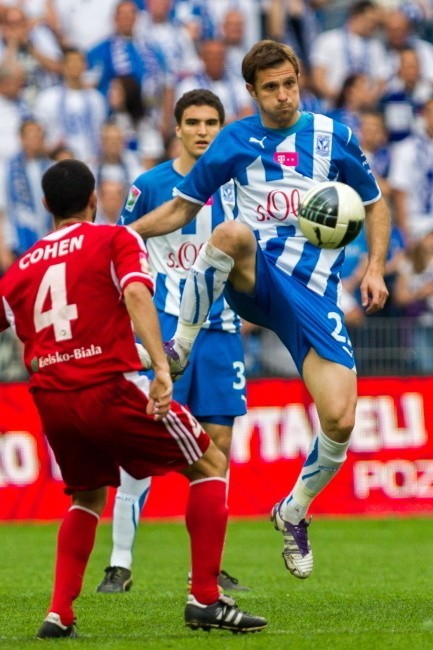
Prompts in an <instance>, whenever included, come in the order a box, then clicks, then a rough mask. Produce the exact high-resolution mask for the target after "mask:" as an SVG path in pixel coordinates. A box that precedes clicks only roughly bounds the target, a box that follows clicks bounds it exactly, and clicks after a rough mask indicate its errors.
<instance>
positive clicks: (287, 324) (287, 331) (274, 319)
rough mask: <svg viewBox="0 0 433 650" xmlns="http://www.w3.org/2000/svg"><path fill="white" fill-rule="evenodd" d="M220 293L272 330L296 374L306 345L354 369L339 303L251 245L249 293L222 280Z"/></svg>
mask: <svg viewBox="0 0 433 650" xmlns="http://www.w3.org/2000/svg"><path fill="white" fill-rule="evenodd" d="M225 297H226V299H227V301H228V302H229V304H230V306H231V307H232V308H233V309H234V310H235V311H236V312H237V313H238V314H239V315H240V316H241V317H242V318H244V319H245V320H247V321H249V322H251V323H255V324H256V325H261V326H262V327H267V328H268V329H271V330H273V331H274V332H275V333H276V334H277V335H278V337H279V338H280V339H281V341H282V342H283V343H284V345H285V346H286V347H287V349H288V350H289V352H290V354H291V355H292V357H293V360H294V362H295V364H296V367H297V369H298V371H299V374H300V375H302V366H303V363H304V359H305V357H306V355H307V353H308V351H309V350H310V349H311V348H314V350H316V352H317V354H318V355H319V356H321V357H323V358H324V359H328V360H329V361H334V362H335V363H339V364H341V365H343V366H346V367H347V368H350V369H353V370H354V369H355V361H354V357H353V350H352V344H351V341H350V337H349V334H348V332H347V329H346V325H345V323H344V314H343V312H342V310H341V309H340V307H338V306H337V304H336V303H335V302H334V301H333V300H331V299H330V298H329V297H328V296H321V295H319V294H318V293H315V292H314V291H312V290H311V289H309V288H308V287H306V286H305V285H304V284H301V283H300V282H299V280H297V279H296V278H294V277H292V276H290V275H287V274H286V273H283V271H281V270H280V269H279V268H277V267H276V266H275V265H274V264H271V263H270V262H269V261H268V259H267V258H266V255H265V254H264V253H263V251H262V250H261V248H259V247H258V248H257V256H256V286H255V291H254V294H253V295H248V294H246V293H242V292H239V291H235V289H233V287H232V286H231V285H230V283H229V282H228V283H227V284H226V288H225Z"/></svg>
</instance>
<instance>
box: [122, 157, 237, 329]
mask: <svg viewBox="0 0 433 650" xmlns="http://www.w3.org/2000/svg"><path fill="white" fill-rule="evenodd" d="M182 179H183V176H181V175H180V174H179V173H178V172H177V171H176V170H175V169H174V167H173V161H172V160H170V161H168V162H165V163H162V164H161V165H157V166H156V167H153V168H152V169H150V170H149V171H147V172H145V173H143V174H141V175H140V176H139V177H138V178H137V179H136V180H135V182H134V184H133V185H132V186H131V188H130V190H129V194H128V197H127V199H126V202H125V205H124V206H123V209H122V214H121V217H120V219H119V223H120V224H122V225H128V224H130V223H132V222H133V221H136V220H137V219H139V218H140V217H141V216H142V215H143V214H146V213H147V212H150V211H151V210H153V209H154V208H156V207H158V206H159V205H161V204H162V203H165V202H166V201H169V200H170V199H172V198H173V189H174V187H175V186H176V185H178V184H179V183H180V181H181V180H182ZM234 189H235V188H234V183H233V181H231V180H230V179H228V181H227V182H225V183H224V184H223V186H222V187H221V189H218V188H217V189H216V190H215V193H214V195H213V196H211V197H210V198H208V197H206V200H205V201H204V203H205V205H204V206H203V208H202V209H201V210H200V212H199V213H198V214H197V216H196V218H195V219H194V220H193V221H192V222H191V223H189V224H188V225H186V226H185V227H184V228H182V229H181V230H177V231H175V232H173V233H170V234H168V235H162V236H160V237H152V238H150V239H148V240H147V242H146V247H147V250H148V253H149V261H150V266H151V269H152V272H153V274H154V276H155V296H154V302H155V305H156V308H157V309H158V310H159V311H161V312H165V313H168V314H172V315H173V316H177V317H178V316H179V305H180V300H181V296H182V291H183V287H184V284H185V279H186V275H187V273H188V271H189V269H190V268H191V266H192V265H193V263H194V262H195V260H196V257H197V255H198V252H199V250H200V248H201V246H202V245H203V244H204V243H205V242H207V240H208V239H209V237H210V235H211V232H212V230H213V229H214V228H215V227H216V226H217V225H218V224H219V223H221V222H223V221H224V220H225V219H233V209H234V206H235V196H234ZM204 327H209V328H211V329H218V330H224V331H227V332H237V331H239V329H240V319H239V317H238V316H237V315H236V314H235V313H234V312H233V310H232V309H231V308H230V307H229V306H228V304H227V302H226V301H225V300H224V298H223V297H221V298H219V300H217V301H216V302H215V303H214V305H213V306H212V309H211V311H210V315H209V319H208V321H207V322H206V323H205V325H204Z"/></svg>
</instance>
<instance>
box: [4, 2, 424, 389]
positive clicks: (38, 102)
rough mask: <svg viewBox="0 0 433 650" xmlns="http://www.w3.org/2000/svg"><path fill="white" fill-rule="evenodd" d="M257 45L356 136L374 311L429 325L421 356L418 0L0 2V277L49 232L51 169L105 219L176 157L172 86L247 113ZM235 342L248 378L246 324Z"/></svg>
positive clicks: (352, 311)
mask: <svg viewBox="0 0 433 650" xmlns="http://www.w3.org/2000/svg"><path fill="white" fill-rule="evenodd" d="M261 38H272V39H276V40H279V41H283V42H286V43H288V44H290V45H291V46H293V47H294V49H295V51H296V52H297V54H298V55H299V57H300V58H301V63H302V74H301V79H300V85H301V107H302V109H303V110H306V111H314V112H320V113H325V114H328V115H330V116H332V117H333V118H334V119H337V120H339V121H342V122H343V123H345V124H347V125H348V126H350V127H351V129H352V130H353V131H354V132H355V133H356V135H357V137H358V138H359V141H360V144H361V146H362V148H363V150H364V152H365V154H366V157H367V159H368V162H369V164H370V166H371V168H372V170H373V172H374V174H375V176H376V178H377V181H378V183H379V185H380V187H381V190H382V193H383V195H384V196H385V197H386V199H387V200H388V201H389V204H390V207H391V211H392V215H393V232H392V239H391V246H390V251H389V260H388V269H387V280H388V284H389V289H390V298H389V301H388V304H387V306H386V308H385V310H384V312H382V313H381V314H380V316H381V317H383V316H401V315H408V316H414V317H416V318H418V319H419V322H420V323H428V324H429V326H430V329H429V330H428V328H427V334H426V332H425V331H424V330H423V333H422V335H420V345H424V346H425V345H426V343H425V340H424V341H422V340H421V339H422V337H423V336H424V338H425V337H426V336H427V335H429V336H430V337H431V347H433V335H432V331H433V326H432V323H433V245H432V237H433V235H432V232H433V1H432V0H376V1H373V0H359V1H357V2H349V1H348V0H104V1H103V2H101V0H0V276H1V274H2V272H4V270H5V269H7V268H8V266H9V265H10V264H11V262H12V261H13V260H14V259H15V258H16V257H17V256H18V255H20V254H22V253H23V252H24V251H25V250H26V249H27V248H28V247H29V246H31V245H32V244H33V243H34V242H35V241H36V240H37V239H39V238H40V237H41V236H43V235H44V234H45V233H46V232H47V231H48V230H49V229H50V227H51V224H50V220H49V217H48V215H47V213H46V212H45V210H44V209H43V206H42V203H41V189H40V179H41V176H42V174H43V173H44V171H45V169H46V168H47V166H49V165H50V164H52V162H53V161H55V160H60V159H61V158H64V157H75V158H79V159H81V160H83V161H85V162H86V163H87V164H88V165H89V166H90V167H91V169H92V170H93V171H94V173H95V176H96V179H97V189H98V194H99V210H98V215H97V221H99V222H101V223H106V222H113V223H115V222H116V219H117V215H118V214H119V212H120V207H121V205H122V203H123V201H124V199H125V197H126V194H127V190H128V188H129V186H130V184H131V183H132V182H133V180H134V179H135V178H136V176H137V175H138V174H139V173H140V172H142V171H143V170H146V169H150V168H151V167H153V166H154V165H155V164H157V163H159V162H161V161H162V160H165V159H169V158H172V157H175V156H176V155H177V144H176V137H175V135H174V126H175V125H174V121H173V119H174V118H173V106H174V103H175V102H176V100H177V99H178V98H179V96H181V95H182V94H183V93H184V92H186V91H188V90H191V89H192V88H197V87H202V88H207V89H210V90H212V91H213V92H214V93H216V94H217V95H218V96H219V97H220V99H221V101H222V103H223V105H224V108H225V111H226V116H227V121H232V120H236V119H239V118H242V117H244V116H247V115H250V114H252V113H253V112H254V111H255V106H254V103H253V102H252V100H251V98H250V96H249V94H248V92H247V91H246V89H245V83H244V81H243V79H242V76H241V61H242V58H243V56H244V54H245V53H246V52H247V50H248V49H249V48H250V46H251V45H252V44H253V43H254V42H255V41H257V40H259V39H261ZM365 255H366V241H365V234H364V233H361V235H360V236H359V238H358V239H357V240H355V242H353V243H352V244H350V245H349V246H348V247H347V252H346V263H345V267H344V274H343V276H344V277H343V286H344V296H343V303H342V304H343V305H344V309H345V312H346V315H347V319H348V323H349V325H350V326H357V325H359V323H360V322H361V323H362V321H363V319H364V316H363V312H362V310H361V309H360V303H359V295H358V290H359V281H360V277H362V267H363V264H364V263H365ZM245 341H246V352H247V358H249V357H251V364H250V370H251V372H252V373H254V372H260V369H263V367H262V365H261V362H260V361H258V358H259V353H257V354H256V353H255V351H256V347H257V345H258V343H257V341H258V337H257V332H256V331H255V330H254V328H251V327H248V326H246V327H245ZM270 347H271V348H272V347H273V346H272V345H271V346H270ZM273 349H275V347H274V348H273ZM253 352H254V354H253ZM1 354H4V350H3V352H1V351H0V357H1ZM424 356H425V355H424ZM430 357H432V358H433V355H431V354H430ZM282 363H283V364H286V365H285V367H287V364H289V362H288V361H287V360H285V359H283V361H282ZM257 364H258V365H257ZM431 365H433V362H432V364H431ZM1 367H2V365H1V358H0V368H1ZM286 374H290V373H286ZM4 377H6V375H5V376H4ZM4 377H2V379H3V378H4ZM6 378H7V377H6Z"/></svg>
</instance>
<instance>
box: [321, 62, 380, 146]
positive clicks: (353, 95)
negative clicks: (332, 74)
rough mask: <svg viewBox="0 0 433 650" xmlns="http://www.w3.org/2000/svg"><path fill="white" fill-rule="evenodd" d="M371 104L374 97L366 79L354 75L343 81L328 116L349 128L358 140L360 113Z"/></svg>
mask: <svg viewBox="0 0 433 650" xmlns="http://www.w3.org/2000/svg"><path fill="white" fill-rule="evenodd" d="M373 104H374V96H373V92H372V88H371V85H370V83H369V80H368V77H367V76H366V75H365V74H361V73H355V74H351V75H349V76H348V77H347V78H346V79H345V80H344V82H343V85H342V87H341V91H340V93H339V95H338V97H337V99H336V101H335V108H334V109H332V110H330V111H328V115H329V116H330V117H332V118H333V119H334V120H338V121H339V122H342V123H343V124H345V125H346V126H348V127H349V128H351V129H352V131H353V132H354V134H355V135H356V136H357V137H358V138H359V134H360V127H361V112H362V111H364V110H366V109H369V108H371V107H372V105H373Z"/></svg>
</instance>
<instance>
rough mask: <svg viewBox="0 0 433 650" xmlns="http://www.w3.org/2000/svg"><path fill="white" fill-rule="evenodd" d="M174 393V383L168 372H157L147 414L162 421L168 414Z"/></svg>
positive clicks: (152, 384)
mask: <svg viewBox="0 0 433 650" xmlns="http://www.w3.org/2000/svg"><path fill="white" fill-rule="evenodd" d="M172 392H173V382H172V381H171V377H170V373H169V372H168V370H155V378H154V379H153V381H152V382H151V384H150V390H149V402H148V404H147V408H146V412H147V414H148V415H153V416H155V420H162V419H163V418H164V417H165V416H166V415H167V413H168V411H169V409H170V404H171V397H172Z"/></svg>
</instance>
